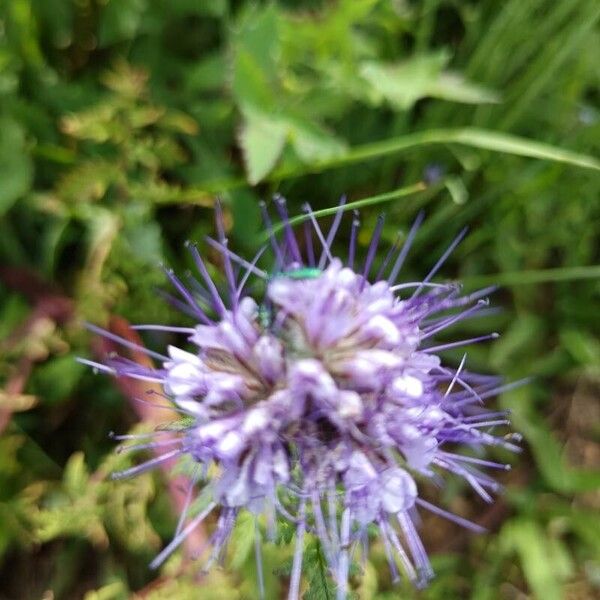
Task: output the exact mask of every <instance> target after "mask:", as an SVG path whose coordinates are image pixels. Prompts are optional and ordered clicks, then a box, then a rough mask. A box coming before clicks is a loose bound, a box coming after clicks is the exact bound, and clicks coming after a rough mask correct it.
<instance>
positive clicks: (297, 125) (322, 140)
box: [287, 118, 346, 162]
mask: <svg viewBox="0 0 600 600" xmlns="http://www.w3.org/2000/svg"><path fill="white" fill-rule="evenodd" d="M287 122H288V124H289V130H290V136H291V143H292V145H293V147H294V150H295V151H296V152H297V154H298V156H299V157H300V158H301V159H302V160H303V161H304V162H313V161H321V160H330V159H332V158H335V157H336V156H342V155H343V154H344V152H345V151H346V144H345V143H344V142H343V141H342V140H340V139H339V138H338V137H337V136H335V135H333V134H331V133H329V132H328V131H326V130H325V129H323V128H321V127H319V126H317V125H316V124H314V123H309V122H308V121H301V120H299V119H296V118H290V119H288V121H287Z"/></svg>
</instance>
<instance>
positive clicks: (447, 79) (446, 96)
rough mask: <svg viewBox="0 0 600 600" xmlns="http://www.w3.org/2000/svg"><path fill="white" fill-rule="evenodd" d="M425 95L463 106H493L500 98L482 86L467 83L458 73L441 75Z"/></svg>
mask: <svg viewBox="0 0 600 600" xmlns="http://www.w3.org/2000/svg"><path fill="white" fill-rule="evenodd" d="M427 95H428V96H432V97H433V98H439V99H440V100H450V101H452V102H461V103H463V104H495V103H497V102H500V96H499V95H498V94H497V93H496V92H495V91H493V90H490V89H489V88H486V87H484V86H482V85H478V84H476V83H472V82H470V81H467V80H466V79H465V78H464V77H462V76H461V75H460V74H458V73H451V72H445V73H441V74H440V76H439V77H438V79H437V81H434V82H433V83H431V84H430V86H429V88H428V90H427Z"/></svg>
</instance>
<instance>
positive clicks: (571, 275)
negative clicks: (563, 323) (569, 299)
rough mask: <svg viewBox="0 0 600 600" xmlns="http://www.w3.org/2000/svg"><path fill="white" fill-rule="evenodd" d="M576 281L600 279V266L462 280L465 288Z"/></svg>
mask: <svg viewBox="0 0 600 600" xmlns="http://www.w3.org/2000/svg"><path fill="white" fill-rule="evenodd" d="M577 279H600V265H587V266H581V267H559V268H557V269H537V270H529V271H509V272H506V273H495V274H492V275H475V276H473V277H466V278H465V279H464V280H463V283H464V285H465V287H468V288H472V287H481V286H486V285H490V284H497V285H501V286H516V285H532V284H536V283H552V282H559V281H575V280H577Z"/></svg>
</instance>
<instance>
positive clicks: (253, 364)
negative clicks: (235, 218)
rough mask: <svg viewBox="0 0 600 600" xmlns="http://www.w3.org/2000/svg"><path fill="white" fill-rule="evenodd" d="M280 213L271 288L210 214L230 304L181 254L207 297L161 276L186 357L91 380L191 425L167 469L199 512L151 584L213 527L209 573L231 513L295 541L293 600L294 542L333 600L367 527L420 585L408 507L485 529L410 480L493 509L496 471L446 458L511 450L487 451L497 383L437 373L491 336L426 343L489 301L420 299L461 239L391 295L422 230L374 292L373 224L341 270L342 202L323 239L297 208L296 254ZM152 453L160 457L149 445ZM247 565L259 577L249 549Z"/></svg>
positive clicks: (377, 279)
mask: <svg viewBox="0 0 600 600" xmlns="http://www.w3.org/2000/svg"><path fill="white" fill-rule="evenodd" d="M275 205H276V208H277V210H278V212H279V215H280V219H281V223H280V225H279V228H278V229H279V230H280V231H281V232H282V233H281V235H280V236H277V235H276V233H275V231H274V227H273V225H272V222H271V220H270V217H269V215H268V213H267V211H266V208H265V207H264V206H263V213H264V220H265V224H266V226H267V228H268V230H269V231H270V246H271V249H272V251H273V255H274V259H275V263H276V266H275V271H274V274H272V275H269V274H268V273H266V272H265V271H263V270H262V269H260V268H259V267H258V266H257V264H258V261H259V258H260V255H261V254H262V251H261V253H259V255H257V257H256V258H255V259H254V261H252V262H248V261H246V260H244V259H243V258H241V257H239V256H237V255H236V254H234V253H233V252H231V251H230V250H229V249H228V247H227V240H226V239H225V236H224V230H223V224H222V223H223V221H222V216H221V212H220V208H218V209H217V230H218V237H217V239H209V240H208V242H209V244H210V245H211V246H212V247H213V248H215V249H216V250H218V251H219V252H220V254H221V256H222V261H223V266H224V272H225V275H226V278H227V284H228V285H227V290H226V291H225V292H224V293H221V292H219V290H218V289H217V287H216V286H215V284H214V282H213V280H212V279H211V277H210V275H209V273H208V271H207V268H206V265H205V264H204V261H203V260H202V258H201V256H200V254H199V252H198V250H197V249H196V247H194V246H190V251H191V253H192V255H193V257H194V260H195V263H196V265H197V267H198V272H199V274H200V276H201V278H202V282H195V283H194V286H193V291H190V290H188V289H187V288H186V287H185V286H184V285H183V284H182V282H181V281H180V280H179V279H178V278H177V277H176V276H175V275H174V274H172V273H170V272H169V273H168V275H169V277H170V279H171V281H172V282H173V284H174V286H175V288H176V289H177V290H178V292H179V294H180V295H181V298H182V300H179V301H177V302H178V303H179V304H180V305H181V306H182V308H183V309H184V310H186V312H188V313H190V314H192V315H193V316H194V317H195V318H196V319H197V321H198V325H196V326H195V327H193V328H189V329H184V330H183V331H185V332H186V333H187V334H188V341H189V343H190V347H188V349H187V350H183V349H181V348H178V347H175V346H170V347H169V348H168V356H164V357H161V358H160V360H162V365H161V366H160V367H158V368H156V369H146V368H142V367H140V366H138V365H136V364H134V363H131V362H129V361H127V360H125V359H118V358H116V359H114V358H113V359H111V360H109V361H108V362H107V364H106V365H98V364H95V366H96V367H98V368H101V369H103V370H105V371H109V372H111V373H114V374H117V375H119V376H128V377H133V378H139V379H146V380H151V381H156V382H159V383H160V384H161V385H162V388H163V390H164V393H165V395H166V396H168V398H169V399H171V400H172V402H173V404H174V406H175V407H176V409H177V410H178V411H180V412H183V413H185V415H186V416H187V417H188V418H187V419H186V425H185V427H182V428H181V431H179V432H178V434H177V437H176V438H175V439H174V440H173V439H172V440H170V441H169V442H168V444H169V446H170V449H169V451H168V452H166V453H165V454H164V455H163V456H164V457H165V460H167V459H170V458H172V457H173V456H174V455H185V456H188V457H191V458H192V459H193V461H194V462H195V463H197V464H198V465H199V469H198V470H197V471H196V473H195V476H194V479H193V483H194V485H195V484H196V483H197V484H198V486H200V484H201V483H202V492H201V493H202V494H204V495H205V497H206V499H207V502H206V509H205V510H203V511H202V512H200V513H199V514H197V515H195V516H192V517H188V515H182V520H181V523H182V525H181V526H180V527H178V531H177V532H176V535H175V537H174V539H173V540H172V542H171V543H170V544H169V545H168V546H167V547H166V548H165V549H164V550H163V551H162V552H161V553H160V554H159V556H158V557H157V558H156V559H155V561H154V563H153V566H158V565H159V564H161V563H162V562H163V561H164V560H165V559H166V558H167V557H168V556H169V555H170V554H171V553H172V552H173V551H174V550H175V549H176V548H177V547H178V545H179V544H181V542H182V541H183V540H184V539H185V537H186V535H188V534H189V533H190V532H191V531H192V530H193V529H194V528H195V527H197V526H198V525H199V523H200V522H202V520H204V519H205V518H206V517H207V516H208V514H210V513H211V512H212V511H213V510H219V511H220V514H219V518H218V520H217V525H216V528H215V530H214V532H213V533H212V538H211V542H212V554H211V557H210V558H209V563H212V561H213V560H215V559H216V558H217V557H218V556H219V554H220V553H221V551H222V549H223V547H224V545H225V544H226V542H227V540H228V537H229V535H230V533H231V531H232V528H233V527H234V524H235V521H236V517H237V515H238V514H239V511H240V510H242V509H246V510H249V511H251V512H252V513H254V514H255V515H261V514H264V515H265V516H266V528H267V531H268V532H270V534H271V535H274V531H275V529H276V522H277V519H278V518H280V519H285V520H287V521H289V522H291V523H292V524H293V525H294V527H295V529H296V536H295V544H296V546H295V553H294V559H293V566H292V572H291V582H290V591H289V598H291V599H296V598H298V596H299V587H300V574H301V564H302V554H303V542H304V536H305V533H307V532H310V533H312V534H314V535H315V536H316V537H317V538H318V540H319V542H320V545H321V548H322V550H323V554H324V556H325V558H326V561H327V565H328V567H329V570H330V573H331V575H332V577H333V579H334V581H335V583H336V587H337V597H338V599H340V600H341V599H343V598H346V596H347V593H348V571H349V565H350V562H351V560H352V558H353V555H354V553H357V554H358V555H360V556H362V557H363V558H364V557H365V556H366V552H367V549H368V544H369V539H368V527H369V526H372V525H375V526H376V527H377V528H378V531H379V537H380V539H381V540H382V541H383V544H384V548H385V551H386V554H387V558H388V562H389V566H390V569H391V572H392V575H393V578H394V579H398V578H399V577H400V574H402V575H403V576H405V577H407V578H408V579H410V580H411V581H413V582H414V583H415V584H416V585H423V584H425V583H426V582H427V580H429V579H430V578H431V577H432V575H433V572H432V569H431V565H430V562H429V560H428V557H427V554H426V552H425V549H424V547H423V545H422V543H421V540H420V538H419V535H418V533H417V529H416V527H415V520H416V517H417V512H416V509H417V507H421V508H423V509H425V510H429V511H432V512H434V513H436V514H438V515H440V516H443V517H446V518H449V519H452V520H454V521H455V522H458V523H459V524H461V525H463V526H466V527H469V528H471V529H473V530H480V529H481V528H480V527H479V526H477V525H475V524H473V523H470V522H468V521H466V520H465V519H462V518H460V517H458V516H455V515H453V514H451V513H448V512H446V511H444V510H443V509H441V508H438V507H437V506H435V505H432V504H430V503H429V502H427V501H426V500H424V499H422V498H420V497H419V492H418V487H417V483H416V480H417V479H432V480H434V481H435V482H438V481H440V480H441V477H440V476H441V474H443V472H444V471H445V472H449V473H452V474H454V475H458V476H459V477H462V478H464V479H465V480H466V482H467V483H468V484H469V485H470V486H471V487H472V488H473V489H474V490H475V492H477V494H479V495H480V496H481V497H482V498H483V499H484V500H486V501H491V496H490V491H495V490H496V489H497V487H498V486H497V484H496V483H495V482H494V480H493V479H492V478H491V477H489V476H488V475H487V474H486V473H484V472H483V471H482V469H483V468H492V469H494V468H496V469H498V468H499V469H504V468H506V467H505V465H503V464H499V463H494V462H490V461H486V460H484V459H482V458H480V457H478V456H473V453H470V454H462V453H459V452H457V450H456V449H457V446H458V445H460V446H462V447H465V446H466V447H471V448H473V449H475V450H477V452H476V453H475V454H479V449H480V448H481V447H483V446H503V447H504V448H508V449H510V450H517V449H518V448H517V447H516V446H515V445H513V443H512V441H511V440H512V438H511V436H496V435H494V434H493V433H491V430H492V428H493V427H495V426H498V425H504V424H506V423H507V421H506V415H505V414H504V413H499V412H490V411H487V410H486V409H484V408H483V406H482V403H483V400H484V399H486V398H488V397H490V396H493V395H495V394H497V393H498V392H499V391H501V390H502V389H503V388H502V387H501V386H500V383H499V381H498V379H497V378H494V377H488V376H482V375H476V374H473V373H470V372H468V371H466V370H465V369H464V362H465V360H464V358H463V361H462V362H461V363H460V365H459V366H458V368H456V369H454V368H451V367H448V366H446V365H444V364H443V363H442V361H441V359H440V357H439V355H438V353H439V351H442V350H445V349H448V348H452V347H459V346H463V345H466V344H469V343H472V342H478V341H482V340H485V339H490V338H493V337H495V336H496V334H491V335H488V336H482V337H479V338H474V339H471V340H461V341H457V342H454V343H449V344H444V345H437V346H436V345H432V343H431V341H430V340H431V339H432V338H433V337H434V336H435V335H436V334H437V333H439V332H440V331H442V330H444V329H446V328H448V327H450V326H452V325H454V324H455V323H457V322H458V321H461V320H463V319H466V318H469V317H471V316H473V315H474V314H475V313H477V312H478V311H480V310H481V309H482V307H484V306H486V305H487V302H486V301H485V300H483V299H482V298H483V297H484V296H486V294H488V293H489V292H490V290H489V289H487V290H482V291H480V292H478V293H475V294H472V295H469V296H464V295H461V292H460V288H459V287H458V286H456V285H452V284H449V285H441V284H434V283H431V279H432V277H433V276H434V275H435V273H436V272H437V270H438V269H439V268H440V266H441V264H442V263H443V262H444V260H445V259H446V258H447V256H448V255H449V254H450V252H452V250H453V249H454V247H455V246H456V245H457V244H458V243H459V241H460V239H461V238H462V234H461V236H459V237H458V238H457V239H456V240H455V241H454V242H453V244H452V245H451V246H450V247H449V248H448V250H447V251H446V253H444V255H443V256H442V257H441V259H440V260H439V261H438V263H437V264H436V265H435V266H434V268H433V269H432V271H431V272H430V273H429V275H428V276H427V277H426V279H425V280H423V281H421V282H416V283H401V284H396V280H397V278H398V274H399V272H400V269H401V267H402V264H403V262H404V259H405V257H406V254H407V252H408V249H409V247H410V244H411V242H412V240H413V238H414V236H415V233H416V231H417V228H418V226H419V224H420V221H421V219H420V218H418V219H417V221H416V222H415V224H414V225H413V227H412V229H411V230H410V232H409V234H408V236H407V239H406V241H405V243H404V245H403V246H400V244H395V245H394V246H393V247H392V248H391V250H390V251H389V252H388V253H387V256H386V257H385V260H384V261H383V262H382V264H381V265H380V268H379V270H378V272H377V274H375V275H374V276H372V277H371V271H372V269H373V265H374V261H375V257H376V253H377V249H378V245H379V238H380V235H381V231H382V226H383V219H382V218H380V219H379V221H378V223H377V226H376V228H375V230H374V233H373V236H372V241H371V244H370V245H369V247H368V249H367V252H366V256H365V259H364V261H363V263H362V265H361V266H360V267H357V265H356V264H355V263H356V250H357V235H358V230H359V223H358V219H357V217H354V219H353V222H352V227H351V231H350V242H349V247H348V252H347V257H346V259H345V260H342V259H340V258H338V257H335V256H333V254H332V253H333V249H332V244H333V241H334V238H335V237H336V233H337V231H338V228H339V226H340V223H341V220H342V215H343V213H344V210H345V206H344V204H343V202H342V203H341V204H340V206H339V208H338V211H337V213H336V215H335V217H334V219H333V223H332V225H331V228H330V229H329V231H328V232H327V234H325V233H324V232H323V231H322V230H321V228H320V226H319V224H318V222H317V220H316V219H315V217H314V214H313V212H312V211H311V209H310V207H308V206H307V207H306V219H305V220H304V229H303V233H302V235H298V236H297V235H296V233H295V232H294V230H293V228H292V223H291V222H290V219H289V218H288V215H287V211H286V207H285V202H284V201H283V199H281V198H277V199H276V200H275ZM255 278H258V279H262V280H263V281H264V288H265V292H264V296H263V297H262V298H261V299H260V301H259V302H257V301H256V300H255V299H253V298H252V297H251V296H250V295H247V294H246V291H245V290H246V289H247V287H248V282H249V281H251V280H253V279H255ZM156 328H157V329H169V328H165V327H161V326H156ZM174 330H177V331H182V329H181V328H174ZM107 335H111V334H107ZM113 337H114V336H113ZM156 435H157V436H160V435H161V432H157V433H156ZM162 443H163V444H164V442H162ZM155 444H156V447H161V446H160V444H161V442H160V441H157V442H155ZM144 447H146V448H147V447H148V444H144ZM160 462H161V458H158V459H156V458H155V459H153V460H151V461H148V462H147V463H143V464H142V465H140V466H137V467H133V468H132V469H129V470H127V471H124V472H122V473H120V474H117V475H118V476H129V475H134V474H136V473H138V472H140V471H142V470H145V469H146V468H150V467H153V466H156V465H157V464H160ZM209 472H210V473H211V476H210V477H208V473H209ZM186 519H187V520H188V521H189V522H188V524H187V525H185V526H183V523H184V522H185V521H186ZM258 532H259V529H258V528H257V535H260V533H258ZM256 548H257V560H258V562H259V569H260V568H261V567H260V544H259V543H257V544H256ZM259 580H261V578H259Z"/></svg>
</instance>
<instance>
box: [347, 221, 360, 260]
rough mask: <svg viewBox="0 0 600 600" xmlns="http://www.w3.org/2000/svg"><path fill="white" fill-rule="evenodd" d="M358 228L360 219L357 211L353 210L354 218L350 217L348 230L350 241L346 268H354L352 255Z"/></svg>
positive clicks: (353, 255)
mask: <svg viewBox="0 0 600 600" xmlns="http://www.w3.org/2000/svg"><path fill="white" fill-rule="evenodd" d="M359 229H360V220H359V218H358V212H357V211H354V218H353V219H352V229H351V230H350V243H349V246H348V268H350V269H353V268H354V257H355V255H356V240H357V237H358V230H359Z"/></svg>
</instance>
